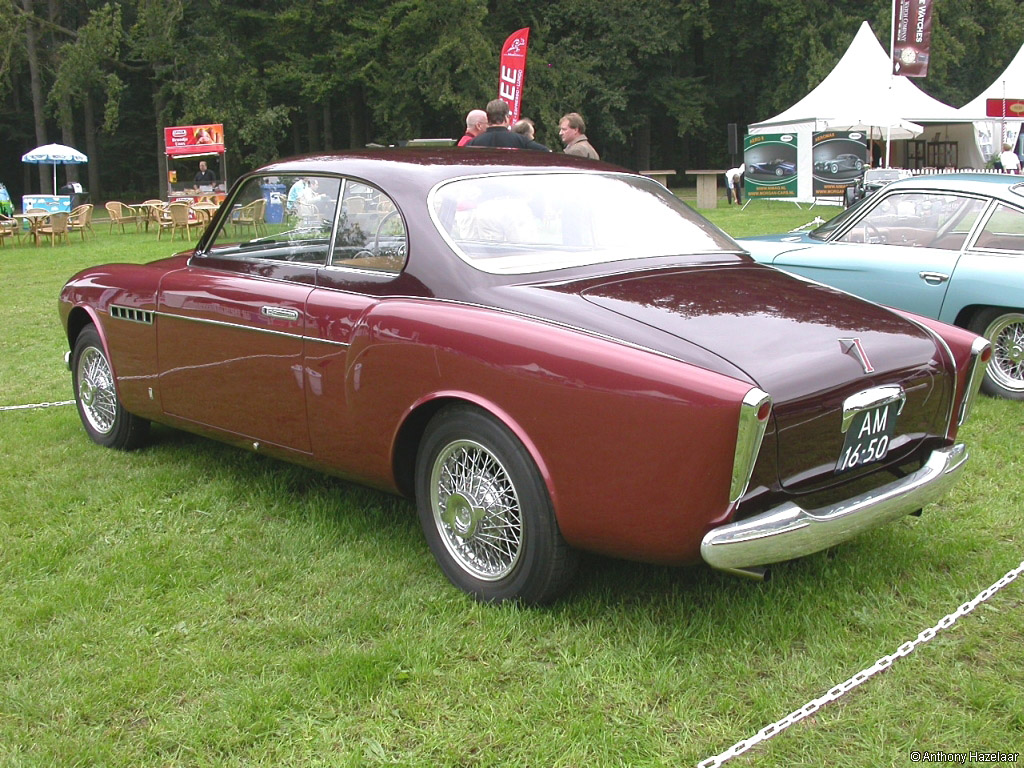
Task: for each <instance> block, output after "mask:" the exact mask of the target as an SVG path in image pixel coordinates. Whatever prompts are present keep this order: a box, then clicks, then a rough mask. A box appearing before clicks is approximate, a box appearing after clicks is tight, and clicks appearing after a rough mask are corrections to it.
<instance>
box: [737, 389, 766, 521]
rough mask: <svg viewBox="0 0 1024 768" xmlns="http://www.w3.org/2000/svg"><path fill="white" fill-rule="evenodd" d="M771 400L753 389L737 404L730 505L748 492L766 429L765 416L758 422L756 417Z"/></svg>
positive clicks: (763, 392) (761, 392) (760, 391)
mask: <svg viewBox="0 0 1024 768" xmlns="http://www.w3.org/2000/svg"><path fill="white" fill-rule="evenodd" d="M771 402H772V398H771V395H769V394H768V393H767V392H765V391H763V390H760V389H758V388H757V387H752V388H751V389H750V390H749V391H748V392H747V394H745V395H744V396H743V402H742V403H740V419H739V428H738V430H737V433H736V451H735V453H734V454H733V459H732V482H731V483H730V484H729V503H730V504H735V503H736V501H737V500H738V499H739V498H740V497H742V496H743V494H744V493H746V492H747V486H748V485H750V476H751V474H752V473H753V471H754V464H755V463H756V462H757V454H758V453H759V452H760V451H761V442H762V441H763V440H764V432H765V429H766V428H767V427H768V416H770V415H771V412H770V411H769V413H768V416H765V418H764V419H759V418H758V417H757V414H758V413H759V412H760V410H761V407H762V406H763V405H765V404H766V403H767V404H768V405H771Z"/></svg>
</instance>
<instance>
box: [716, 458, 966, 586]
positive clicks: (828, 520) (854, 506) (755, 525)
mask: <svg viewBox="0 0 1024 768" xmlns="http://www.w3.org/2000/svg"><path fill="white" fill-rule="evenodd" d="M967 458H968V457H967V448H966V446H964V445H963V444H962V443H961V444H957V445H954V446H952V447H950V448H942V449H940V450H937V451H933V452H932V454H931V456H929V457H928V461H927V462H925V465H924V466H923V467H921V468H920V469H919V470H917V471H916V472H913V473H911V474H909V475H907V476H906V477H904V478H901V479H899V480H896V481H894V482H892V483H889V484H888V485H883V486H881V487H880V488H876V489H874V490H872V491H869V492H867V493H864V494H862V495H860V496H855V497H853V498H851V499H847V500H845V501H841V502H839V503H838V504H834V505H832V506H829V507H822V508H821V509H811V510H807V509H803V508H802V507H800V506H798V505H796V504H793V503H792V502H787V503H785V504H782V505H780V506H778V507H775V508H774V509H770V510H768V511H767V512H762V513H761V514H760V515H756V516H755V517H750V518H747V519H746V520H740V521H738V522H735V523H728V524H726V525H722V526H719V527H718V528H714V529H712V530H711V531H709V532H708V533H707V535H706V536H705V537H704V540H703V541H702V542H701V545H700V554H701V557H703V558H704V560H705V561H706V562H707V563H708V565H711V566H712V567H714V568H719V569H721V570H725V571H736V572H738V573H742V574H744V575H747V574H746V573H745V572H744V569H746V568H756V567H757V566H760V565H767V564H769V563H778V562H782V561H783V560H792V559H793V558H796V557H802V556H803V555H809V554H811V553H812V552H819V551H821V550H823V549H827V548H828V547H831V546H833V545H835V544H839V543H840V542H843V541H846V540H847V539H850V538H853V537H854V536H856V535H858V534H859V533H861V532H863V531H866V530H868V529H869V528H874V527H875V526H878V525H882V524H883V523H887V522H889V521H891V520H895V519H896V518H898V517H902V516H903V515H906V514H909V513H911V512H915V511H917V510H918V509H920V508H921V507H923V506H924V505H925V504H928V503H930V502H932V501H934V500H935V499H937V498H939V497H940V496H942V495H943V494H944V493H945V492H946V491H948V490H949V488H950V487H951V486H952V485H953V483H955V482H956V480H957V478H958V477H959V476H960V473H961V471H963V468H964V466H965V465H966V464H967Z"/></svg>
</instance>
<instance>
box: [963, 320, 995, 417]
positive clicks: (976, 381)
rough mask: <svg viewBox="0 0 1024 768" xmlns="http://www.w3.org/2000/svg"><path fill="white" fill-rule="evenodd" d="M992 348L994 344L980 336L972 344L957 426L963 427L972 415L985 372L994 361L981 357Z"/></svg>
mask: <svg viewBox="0 0 1024 768" xmlns="http://www.w3.org/2000/svg"><path fill="white" fill-rule="evenodd" d="M991 346H992V343H991V342H990V341H989V340H988V339H986V338H984V337H983V336H979V337H978V338H976V339H975V340H974V343H973V344H971V369H970V372H969V373H968V374H967V384H966V386H965V387H964V397H963V400H961V401H960V415H959V418H958V419H957V422H956V424H957V426H958V427H959V426H961V425H963V423H964V422H965V421H967V417H968V416H970V414H971V405H973V404H974V400H975V398H976V397H977V396H978V390H979V389H981V382H982V380H983V379H984V378H985V370H986V369H987V368H988V363H989V361H990V360H991V359H992V358H991V357H990V358H989V359H988V360H982V359H981V356H982V355H983V354H984V353H985V350H986V349H988V348H989V347H991Z"/></svg>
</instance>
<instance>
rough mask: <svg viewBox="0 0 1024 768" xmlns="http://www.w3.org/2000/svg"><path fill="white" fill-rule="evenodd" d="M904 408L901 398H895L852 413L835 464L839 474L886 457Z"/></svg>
mask: <svg viewBox="0 0 1024 768" xmlns="http://www.w3.org/2000/svg"><path fill="white" fill-rule="evenodd" d="M902 407H903V403H902V401H896V402H890V403H885V404H884V405H879V406H877V407H875V408H866V409H864V410H862V411H858V412H857V413H855V414H854V415H853V418H852V420H851V421H850V426H849V428H848V429H847V430H846V440H845V441H844V442H843V451H842V453H840V454H839V461H838V462H837V463H836V474H838V473H840V472H845V471H847V470H849V469H853V468H854V467H860V466H863V465H864V464H871V463H873V462H876V461H881V460H882V459H884V458H885V455H886V454H887V453H888V452H889V441H890V440H892V436H893V433H894V432H895V431H896V419H897V417H898V416H899V413H900V410H902Z"/></svg>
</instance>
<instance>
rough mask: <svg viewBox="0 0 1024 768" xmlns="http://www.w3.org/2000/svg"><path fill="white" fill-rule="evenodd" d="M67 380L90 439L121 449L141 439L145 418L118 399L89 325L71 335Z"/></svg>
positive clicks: (111, 371)
mask: <svg viewBox="0 0 1024 768" xmlns="http://www.w3.org/2000/svg"><path fill="white" fill-rule="evenodd" d="M71 381H72V385H73V387H74V391H75V403H76V405H77V406H78V415H79V417H80V418H81V419H82V426H84V427H85V431H86V433H88V435H89V437H90V438H92V440H93V442H95V443H99V444H100V445H105V446H107V447H108V448H119V449H122V450H132V449H134V448H138V447H139V446H140V445H142V444H143V443H144V442H145V440H146V435H147V434H148V432H149V421H147V420H146V419H143V418H140V417H138V416H135V415H134V414H132V413H129V412H128V411H127V410H125V407H124V405H123V404H122V403H121V401H120V400H119V399H118V394H117V381H115V379H114V368H113V366H111V364H110V359H109V358H108V357H107V353H106V350H105V349H104V347H103V342H102V341H101V340H100V335H99V333H98V332H97V331H96V328H95V327H94V326H92V325H88V326H86V327H85V328H83V329H82V332H81V333H79V334H78V338H77V339H75V344H74V349H73V350H72V354H71Z"/></svg>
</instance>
